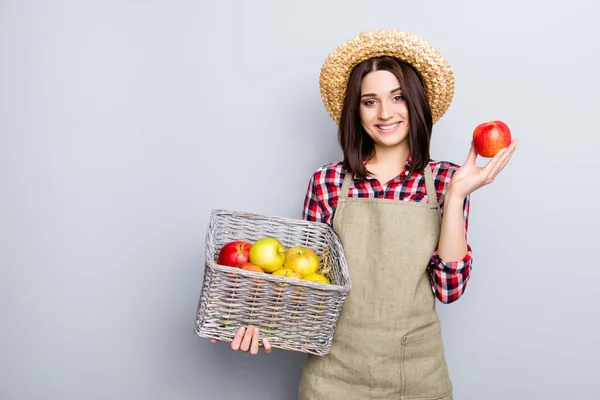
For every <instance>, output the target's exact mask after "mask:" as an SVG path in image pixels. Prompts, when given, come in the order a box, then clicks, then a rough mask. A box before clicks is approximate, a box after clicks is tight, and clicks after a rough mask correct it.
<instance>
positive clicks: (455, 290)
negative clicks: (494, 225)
mask: <svg viewBox="0 0 600 400" xmlns="http://www.w3.org/2000/svg"><path fill="white" fill-rule="evenodd" d="M469 208H470V196H467V198H466V199H465V202H464V206H463V217H464V221H465V235H466V234H467V229H468V224H469ZM442 213H443V209H442ZM472 264H473V258H472V251H471V246H470V245H469V244H468V243H467V254H466V255H465V257H464V258H463V259H462V260H459V261H453V262H444V261H443V260H442V259H441V257H440V256H439V254H438V252H437V250H436V251H435V252H434V253H433V256H432V257H431V261H430V263H429V272H430V274H431V284H432V287H433V292H434V293H435V296H436V297H437V299H438V300H439V301H441V302H442V303H446V304H448V303H452V302H454V301H456V300H458V299H459V298H460V297H461V296H462V295H463V293H464V292H465V289H466V288H467V282H468V281H469V278H470V276H471V275H470V273H471V268H472Z"/></svg>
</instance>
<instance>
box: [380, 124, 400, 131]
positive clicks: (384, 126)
mask: <svg viewBox="0 0 600 400" xmlns="http://www.w3.org/2000/svg"><path fill="white" fill-rule="evenodd" d="M399 124H400V122H397V123H395V124H394V125H377V127H378V128H379V129H381V130H384V131H389V130H392V129H395V128H396V127H397V126H398V125H399Z"/></svg>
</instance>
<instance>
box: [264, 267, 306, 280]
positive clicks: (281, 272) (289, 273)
mask: <svg viewBox="0 0 600 400" xmlns="http://www.w3.org/2000/svg"><path fill="white" fill-rule="evenodd" d="M271 275H273V276H283V277H286V278H294V279H302V275H300V273H299V272H296V271H294V270H292V269H290V268H279V269H278V270H277V271H275V272H273V273H272V274H271Z"/></svg>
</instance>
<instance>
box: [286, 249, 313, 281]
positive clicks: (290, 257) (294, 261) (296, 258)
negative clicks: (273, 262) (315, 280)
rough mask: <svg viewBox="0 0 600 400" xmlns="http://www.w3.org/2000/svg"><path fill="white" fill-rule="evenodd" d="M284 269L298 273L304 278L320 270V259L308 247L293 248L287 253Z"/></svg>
mask: <svg viewBox="0 0 600 400" xmlns="http://www.w3.org/2000/svg"><path fill="white" fill-rule="evenodd" d="M283 267H284V268H289V269H291V270H293V271H296V272H298V273H299V274H300V275H302V276H303V277H304V276H306V275H308V274H314V273H315V272H317V271H318V270H319V257H317V254H316V253H315V252H314V251H313V250H312V249H310V248H308V247H292V248H290V249H289V250H288V251H287V255H286V256H285V263H284V264H283Z"/></svg>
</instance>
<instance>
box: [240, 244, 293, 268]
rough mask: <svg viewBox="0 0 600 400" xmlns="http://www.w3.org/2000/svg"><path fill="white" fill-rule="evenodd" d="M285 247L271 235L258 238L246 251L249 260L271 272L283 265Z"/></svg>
mask: <svg viewBox="0 0 600 400" xmlns="http://www.w3.org/2000/svg"><path fill="white" fill-rule="evenodd" d="M285 253H286V252H285V247H284V246H283V244H281V242H280V241H279V240H277V239H275V238H272V237H264V238H261V239H258V240H257V241H256V242H254V244H253V245H252V247H251V248H250V252H249V253H248V258H249V259H250V262H251V263H253V264H256V265H258V266H259V267H261V268H262V269H263V271H265V272H268V273H271V272H274V271H277V270H278V269H279V268H281V267H283V263H284V262H285Z"/></svg>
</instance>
